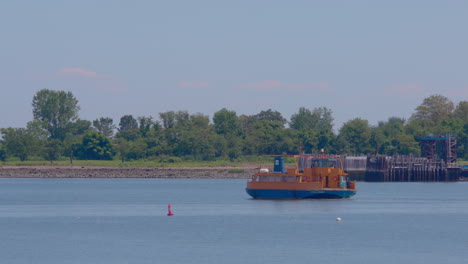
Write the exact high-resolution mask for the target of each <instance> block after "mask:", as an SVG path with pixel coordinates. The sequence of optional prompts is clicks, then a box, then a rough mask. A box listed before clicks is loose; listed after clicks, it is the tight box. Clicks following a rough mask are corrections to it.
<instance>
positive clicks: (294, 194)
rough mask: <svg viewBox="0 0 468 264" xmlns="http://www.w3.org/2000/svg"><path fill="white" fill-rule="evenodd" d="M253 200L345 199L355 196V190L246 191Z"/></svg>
mask: <svg viewBox="0 0 468 264" xmlns="http://www.w3.org/2000/svg"><path fill="white" fill-rule="evenodd" d="M246 191H247V193H248V194H249V195H250V196H252V198H254V199H345V198H349V197H351V196H353V195H355V194H356V191H355V190H336V189H335V190H333V189H330V190H326V189H323V190H280V189H249V188H247V189H246Z"/></svg>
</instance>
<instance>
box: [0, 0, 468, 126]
mask: <svg viewBox="0 0 468 264" xmlns="http://www.w3.org/2000/svg"><path fill="white" fill-rule="evenodd" d="M467 14H468V1H461V0H460V1H453V0H445V1H433V0H425V1H419V0H392V1H378V0H372V1H363V0H353V1H349V0H347V1H344V0H343V1H334V0H328V1H325V0H324V1H318V0H317V1H316V0H308V1H295V0H290V1H275V0H269V1H256V0H249V1H244V0H236V1H222V0H217V1H215V0H213V1H208V0H196V1H195V0H192V1H188V0H180V1H177V0H173V1H167V0H166V1H159V0H153V1H138V0H134V1H118V0H111V1H108V0H92V1H88V0H74V1H67V0H60V1H52V0H42V1H25V0H18V1H2V2H1V3H0V91H1V92H0V112H1V115H0V128H6V127H25V126H26V124H27V122H29V121H31V120H32V119H33V115H32V106H31V103H32V99H33V97H34V95H35V94H36V93H37V92H38V91H39V90H41V89H44V88H47V89H51V90H63V91H70V92H72V93H73V95H74V96H75V97H76V98H77V99H78V102H79V106H80V107H81V110H80V112H79V117H80V118H81V119H85V120H89V121H92V120H95V119H98V118H100V117H111V118H113V119H114V123H115V124H117V125H118V123H119V121H120V118H121V117H122V116H123V115H133V116H134V117H138V116H147V117H148V116H152V117H153V118H155V119H156V120H158V119H159V113H161V112H166V111H179V110H185V111H188V112H190V113H192V114H195V113H202V114H205V115H207V116H209V117H210V119H212V117H213V114H214V113H215V112H217V111H219V110H221V109H222V108H226V109H228V110H231V111H235V112H236V113H237V114H238V115H242V114H246V115H254V114H257V113H259V112H260V111H262V110H268V109H272V110H274V111H278V112H280V113H282V115H283V116H284V117H285V118H286V119H288V120H289V119H290V117H291V115H293V114H294V113H297V112H298V110H299V108H300V107H306V108H308V109H311V110H312V109H314V108H316V107H321V106H325V107H328V108H329V109H331V110H332V112H333V117H334V119H335V127H334V128H335V130H339V128H340V127H341V125H342V124H343V123H344V122H346V121H349V120H352V119H354V118H362V119H366V120H368V121H369V123H370V124H371V125H377V123H378V122H379V121H386V120H387V119H388V118H389V117H394V116H395V117H401V118H406V119H408V118H409V117H410V116H411V114H412V113H414V110H415V108H416V107H417V106H418V105H420V104H421V103H422V101H423V99H424V98H426V97H428V96H431V95H434V94H441V95H444V96H446V97H448V98H449V99H450V100H452V101H453V102H454V103H455V104H457V103H458V102H459V101H466V100H468V48H467V47H468V32H467V31H468V29H467V25H468V15H467Z"/></svg>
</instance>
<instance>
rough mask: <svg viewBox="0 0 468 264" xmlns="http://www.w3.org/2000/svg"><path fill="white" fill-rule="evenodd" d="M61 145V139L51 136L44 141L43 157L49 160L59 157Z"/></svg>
mask: <svg viewBox="0 0 468 264" xmlns="http://www.w3.org/2000/svg"><path fill="white" fill-rule="evenodd" d="M62 149H63V145H62V141H60V140H59V139H57V138H51V139H49V140H47V141H46V143H45V146H44V157H45V158H46V159H47V160H48V161H50V164H52V161H54V160H58V159H59V158H60V153H61V152H62Z"/></svg>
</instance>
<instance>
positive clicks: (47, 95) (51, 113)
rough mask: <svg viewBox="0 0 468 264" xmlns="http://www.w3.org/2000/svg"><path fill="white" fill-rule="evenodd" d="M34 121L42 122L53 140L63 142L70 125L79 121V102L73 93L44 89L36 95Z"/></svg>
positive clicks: (33, 105)
mask: <svg viewBox="0 0 468 264" xmlns="http://www.w3.org/2000/svg"><path fill="white" fill-rule="evenodd" d="M32 107H33V116H34V119H36V120H40V121H42V122H43V124H44V128H45V129H47V130H48V131H49V133H50V137H51V138H58V139H60V140H63V138H64V137H65V134H66V133H67V130H68V129H69V125H70V124H71V123H72V122H74V121H75V120H77V119H78V111H79V110H80V107H79V106H78V100H77V99H76V98H75V97H74V96H73V94H72V93H71V92H64V91H53V90H49V89H42V90H40V91H39V92H37V93H36V95H34V98H33V102H32Z"/></svg>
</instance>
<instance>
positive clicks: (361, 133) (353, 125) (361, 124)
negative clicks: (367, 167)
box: [336, 118, 372, 154]
mask: <svg viewBox="0 0 468 264" xmlns="http://www.w3.org/2000/svg"><path fill="white" fill-rule="evenodd" d="M371 135H372V131H371V127H370V126H369V122H368V121H367V120H363V119H360V118H355V119H353V120H350V121H348V122H346V123H344V124H343V126H342V127H341V129H340V132H339V134H338V137H337V142H336V144H337V146H336V149H337V150H339V151H340V153H342V154H367V153H370V152H372V147H371V145H370V140H371Z"/></svg>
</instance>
